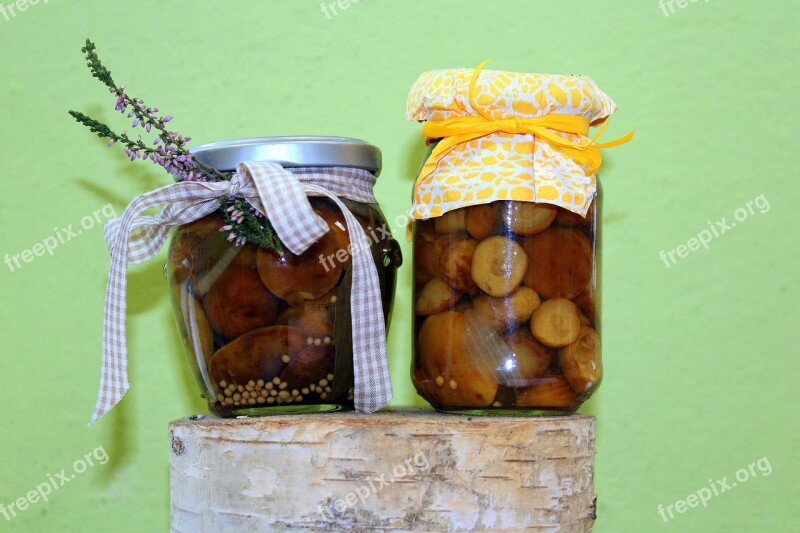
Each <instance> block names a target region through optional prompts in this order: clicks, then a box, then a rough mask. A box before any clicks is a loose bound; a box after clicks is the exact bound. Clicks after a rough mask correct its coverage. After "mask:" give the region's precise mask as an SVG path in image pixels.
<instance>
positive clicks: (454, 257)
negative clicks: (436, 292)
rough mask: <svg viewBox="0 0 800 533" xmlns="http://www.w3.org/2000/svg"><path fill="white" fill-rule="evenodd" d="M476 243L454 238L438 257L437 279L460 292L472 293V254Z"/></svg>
mask: <svg viewBox="0 0 800 533" xmlns="http://www.w3.org/2000/svg"><path fill="white" fill-rule="evenodd" d="M477 246H478V241H476V240H475V239H471V238H469V237H466V236H464V237H454V238H453V239H452V240H451V241H450V242H449V244H448V245H447V246H445V247H444V249H443V250H442V255H441V256H440V257H439V277H441V278H442V279H443V280H445V281H446V282H447V283H448V284H450V286H451V287H453V289H455V290H457V291H460V292H472V291H474V290H475V288H476V285H475V281H474V280H473V276H472V264H473V254H474V253H475V248H476V247H477Z"/></svg>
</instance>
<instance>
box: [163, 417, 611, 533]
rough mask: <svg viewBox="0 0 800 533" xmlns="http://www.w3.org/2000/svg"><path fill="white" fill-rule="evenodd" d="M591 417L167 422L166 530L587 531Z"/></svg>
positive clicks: (590, 498)
mask: <svg viewBox="0 0 800 533" xmlns="http://www.w3.org/2000/svg"><path fill="white" fill-rule="evenodd" d="M594 428H595V419H594V417H590V416H583V415H573V416H562V417H546V418H523V417H483V416H481V417H473V416H458V415H444V414H437V413H432V412H427V411H388V412H381V413H377V414H373V415H361V414H358V413H330V414H319V415H299V416H298V415H294V416H271V417H264V418H250V419H235V420H230V419H225V420H224V419H217V418H205V419H203V420H188V419H186V420H178V421H175V422H173V423H172V424H171V425H170V444H171V453H170V489H171V496H172V498H171V500H172V501H171V525H172V531H173V532H180V533H202V532H212V531H213V532H240V531H241V532H244V531H259V532H262V531H268V532H273V531H276V532H277V531H280V532H283V531H286V532H295V531H296V532H309V531H392V532H399V531H436V532H445V531H536V532H543V533H550V532H556V531H559V532H582V531H591V529H592V524H593V522H594V517H595V516H594V509H595V495H594V488H593V472H594V470H593V460H594Z"/></svg>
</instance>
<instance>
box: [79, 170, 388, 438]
mask: <svg viewBox="0 0 800 533" xmlns="http://www.w3.org/2000/svg"><path fill="white" fill-rule="evenodd" d="M374 184H375V176H373V175H372V174H371V173H369V172H368V171H366V170H360V169H351V168H343V167H330V168H325V169H319V168H313V169H312V168H300V169H291V171H289V170H286V169H284V168H283V167H281V166H280V165H278V164H275V163H264V162H256V163H254V162H250V163H241V164H239V166H238V168H237V172H236V174H235V175H234V176H233V178H232V179H231V180H230V181H220V182H179V183H173V184H170V185H166V186H164V187H161V188H159V189H156V190H154V191H152V192H149V193H147V194H143V195H141V196H139V197H137V198H135V199H134V200H133V201H132V202H131V203H130V204H129V205H128V207H127V209H126V210H125V212H124V213H123V214H122V216H121V217H119V218H117V219H114V220H111V221H109V222H108V223H106V225H105V237H106V244H107V245H108V249H109V251H110V252H111V270H110V272H109V276H108V287H107V289H106V305H105V317H104V337H103V369H102V374H101V376H100V391H99V393H98V397H97V406H96V407H95V411H94V414H93V416H92V419H91V422H90V424H92V423H94V422H96V421H97V420H99V419H100V418H101V417H102V416H103V415H105V414H106V413H107V412H109V411H110V410H111V409H112V408H113V407H114V406H115V405H116V404H117V403H119V401H120V400H121V399H122V397H123V396H124V395H125V393H126V392H127V391H128V349H127V345H126V323H125V316H126V303H125V296H126V285H127V280H126V276H127V267H128V265H129V264H136V263H141V262H143V261H146V260H148V259H150V258H151V257H153V256H154V255H155V254H156V253H158V251H159V250H160V249H161V247H162V246H163V245H164V243H165V242H166V240H167V238H168V237H169V234H170V232H171V230H172V228H174V227H176V226H181V225H184V224H188V223H190V222H193V221H195V220H198V219H200V218H203V217H204V216H206V215H209V214H211V213H213V212H214V211H216V210H217V209H219V207H220V201H221V198H222V197H226V196H227V197H234V196H239V197H243V198H245V199H246V200H247V201H248V202H249V203H250V204H251V205H253V207H255V208H256V209H257V210H258V211H260V212H261V213H263V214H264V215H265V216H266V217H267V218H268V219H269V221H270V223H271V224H272V227H273V228H274V229H275V232H276V234H277V235H278V237H279V238H280V239H281V241H282V242H283V244H284V246H286V248H288V249H289V251H291V252H292V253H294V254H298V255H299V254H301V253H303V252H304V251H305V250H306V249H307V248H308V247H309V246H311V245H312V244H313V243H315V242H316V241H317V240H319V239H320V238H321V237H322V236H323V235H325V234H326V233H327V232H328V231H330V228H329V227H328V224H327V223H326V222H325V221H324V220H323V219H322V218H321V217H320V216H319V215H317V214H316V213H315V212H314V210H313V209H312V208H311V204H310V202H309V201H308V196H325V197H327V198H330V199H331V200H332V201H333V202H334V203H335V204H336V205H337V206H338V207H339V209H341V211H342V214H343V215H344V219H345V222H346V223H347V228H348V230H349V232H350V242H351V248H352V250H351V251H352V254H351V256H352V269H353V270H352V272H353V283H352V289H351V300H350V304H351V317H352V331H353V366H354V369H353V370H354V376H355V391H354V396H355V407H356V409H357V410H358V411H360V412H364V413H371V412H374V411H377V410H378V409H380V408H381V407H383V406H384V405H385V404H386V403H387V402H388V401H389V400H391V398H392V385H391V382H390V380H389V368H388V362H387V358H386V331H385V327H384V316H383V305H382V299H381V293H380V283H379V281H378V271H377V268H376V267H375V263H374V261H373V259H372V254H371V252H370V243H371V240H370V239H369V237H367V235H366V234H365V233H364V230H363V228H362V227H361V225H360V224H359V223H358V221H357V220H356V219H355V217H354V216H353V214H352V213H351V212H350V211H349V210H348V209H347V207H346V206H345V205H344V203H343V202H342V201H341V200H340V199H339V198H340V197H341V198H347V199H349V200H353V201H356V202H362V203H370V204H372V203H376V200H375V197H374V195H373V193H372V187H373V185H374ZM152 207H162V209H161V211H160V212H159V213H158V214H156V215H152V216H145V215H142V213H143V212H144V211H145V210H147V209H149V208H152Z"/></svg>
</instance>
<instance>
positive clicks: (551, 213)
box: [407, 65, 627, 414]
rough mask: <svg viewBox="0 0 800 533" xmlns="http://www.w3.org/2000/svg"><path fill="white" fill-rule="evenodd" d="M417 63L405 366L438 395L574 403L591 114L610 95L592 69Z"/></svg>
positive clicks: (585, 289)
mask: <svg viewBox="0 0 800 533" xmlns="http://www.w3.org/2000/svg"><path fill="white" fill-rule="evenodd" d="M482 67H483V65H481V66H479V67H478V68H477V69H457V70H443V71H433V72H427V73H424V74H423V75H422V76H421V77H420V78H419V80H418V81H417V82H416V84H415V85H414V87H413V88H412V90H411V93H410V96H409V102H408V114H407V116H408V118H409V119H411V120H416V121H420V122H424V126H423V134H424V135H425V136H426V138H427V139H428V143H429V150H428V153H427V155H426V157H425V161H424V164H423V166H422V168H421V171H420V174H419V176H418V177H417V180H416V183H415V187H414V195H413V207H412V216H413V218H414V219H415V222H414V324H415V328H414V361H413V366H412V379H413V382H414V385H415V387H416V389H417V391H418V392H419V394H420V395H421V396H422V397H423V398H425V399H426V400H427V401H428V402H430V403H431V404H432V405H433V406H434V407H435V408H437V409H439V410H443V411H456V412H463V413H474V414H482V413H486V414H503V413H508V414H521V413H530V414H539V413H543V414H548V413H556V412H573V411H575V410H576V409H577V408H578V407H579V406H580V405H581V403H583V402H584V401H585V400H586V399H587V398H589V396H591V395H592V394H593V393H594V392H595V391H596V390H597V387H598V386H599V384H600V381H601V379H602V364H601V359H600V311H599V297H600V291H599V273H600V268H599V266H600V224H599V222H600V207H601V202H600V186H599V183H598V182H597V180H596V170H597V168H598V167H599V164H600V156H599V152H598V149H599V148H606V147H611V146H616V145H617V144H621V143H623V142H625V141H626V140H627V138H623V139H620V140H618V141H614V142H612V143H605V144H598V143H596V142H595V141H594V140H590V139H589V138H588V136H587V134H588V129H589V127H590V125H597V124H600V123H602V122H604V121H605V120H606V119H607V118H608V117H609V116H610V114H611V113H612V112H613V111H614V103H613V102H612V101H611V100H610V99H609V98H608V96H606V95H605V94H604V93H603V92H602V91H600V89H598V88H597V86H596V85H595V84H594V82H592V81H591V80H590V79H588V78H585V77H580V76H553V75H544V74H521V73H514V72H497V71H484V70H483V69H482Z"/></svg>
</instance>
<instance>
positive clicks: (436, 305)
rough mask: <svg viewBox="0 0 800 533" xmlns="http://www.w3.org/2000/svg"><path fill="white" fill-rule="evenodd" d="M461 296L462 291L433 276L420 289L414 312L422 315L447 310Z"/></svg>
mask: <svg viewBox="0 0 800 533" xmlns="http://www.w3.org/2000/svg"><path fill="white" fill-rule="evenodd" d="M460 298H461V293H459V292H458V291H455V290H453V288H452V287H450V285H448V284H447V283H445V282H444V281H442V280H441V279H439V278H433V279H432V280H430V281H429V282H428V283H426V284H425V286H424V287H423V288H422V289H421V290H420V291H419V294H418V295H417V301H416V302H415V303H414V313H416V314H417V315H420V316H428V315H434V314H436V313H441V312H442V311H445V310H447V309H448V308H449V307H450V306H452V305H453V304H455V303H456V302H457V301H458V300H459V299H460Z"/></svg>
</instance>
